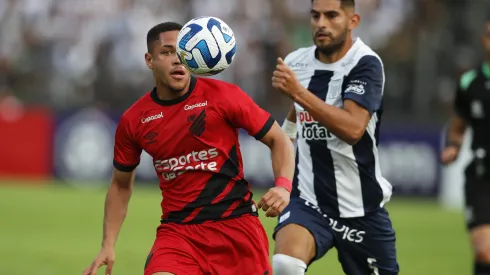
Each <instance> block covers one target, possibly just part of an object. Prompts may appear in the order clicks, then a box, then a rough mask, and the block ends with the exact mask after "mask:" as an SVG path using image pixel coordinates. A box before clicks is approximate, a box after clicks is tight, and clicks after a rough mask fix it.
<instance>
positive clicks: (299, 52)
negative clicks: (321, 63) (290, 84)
mask: <svg viewBox="0 0 490 275" xmlns="http://www.w3.org/2000/svg"><path fill="white" fill-rule="evenodd" d="M314 52H315V46H310V47H303V48H298V49H296V50H294V51H292V52H290V53H289V54H288V55H287V56H286V57H285V58H284V62H285V63H286V64H287V65H288V66H289V67H291V68H294V67H297V66H299V65H298V64H305V63H308V62H309V59H310V58H311V57H312V56H314Z"/></svg>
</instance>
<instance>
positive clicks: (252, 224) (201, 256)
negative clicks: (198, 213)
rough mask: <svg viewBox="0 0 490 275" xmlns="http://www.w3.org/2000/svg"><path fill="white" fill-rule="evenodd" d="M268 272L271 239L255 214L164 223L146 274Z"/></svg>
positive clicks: (261, 274) (252, 274) (254, 274)
mask: <svg viewBox="0 0 490 275" xmlns="http://www.w3.org/2000/svg"><path fill="white" fill-rule="evenodd" d="M156 272H170V273H174V274H176V275H228V274H229V275H239V274H247V275H267V274H272V269H271V266H270V263H269V242H268V239H267V234H266V233H265V230H264V228H263V227H262V224H261V223H260V221H259V219H258V218H257V217H255V216H250V215H245V216H241V217H238V218H233V219H229V220H222V221H214V222H211V221H210V222H205V223H201V224H175V223H168V224H161V225H160V227H159V228H158V231H157V237H156V240H155V244H154V245H153V248H152V249H151V252H150V255H148V259H147V261H146V266H145V275H151V274H154V273H156Z"/></svg>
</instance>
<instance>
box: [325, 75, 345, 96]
mask: <svg viewBox="0 0 490 275" xmlns="http://www.w3.org/2000/svg"><path fill="white" fill-rule="evenodd" d="M341 92H342V79H332V80H330V83H328V94H327V98H328V99H334V98H337V97H338V96H339V95H340V93H341Z"/></svg>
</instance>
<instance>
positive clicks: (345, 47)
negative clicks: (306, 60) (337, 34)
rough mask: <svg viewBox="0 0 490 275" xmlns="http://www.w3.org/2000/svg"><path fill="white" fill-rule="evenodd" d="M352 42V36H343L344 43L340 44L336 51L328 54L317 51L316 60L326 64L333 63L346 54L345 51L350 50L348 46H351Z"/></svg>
mask: <svg viewBox="0 0 490 275" xmlns="http://www.w3.org/2000/svg"><path fill="white" fill-rule="evenodd" d="M353 44H354V41H353V40H352V37H351V36H350V35H348V36H347V37H346V38H345V43H344V45H342V47H341V48H340V49H339V50H338V51H336V52H334V53H332V54H330V55H326V54H323V53H322V52H318V60H320V61H321V62H323V63H326V64H330V63H335V62H337V61H339V60H340V59H342V58H343V57H344V56H345V55H346V54H347V52H348V51H349V50H350V48H351V47H352V45H353Z"/></svg>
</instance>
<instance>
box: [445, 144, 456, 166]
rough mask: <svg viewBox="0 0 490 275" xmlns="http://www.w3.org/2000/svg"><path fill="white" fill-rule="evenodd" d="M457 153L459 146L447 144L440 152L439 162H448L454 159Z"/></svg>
mask: <svg viewBox="0 0 490 275" xmlns="http://www.w3.org/2000/svg"><path fill="white" fill-rule="evenodd" d="M458 154H459V148H458V147H456V146H448V147H446V148H445V149H444V151H442V153H441V162H442V163H443V164H450V163H452V162H453V161H455V160H456V158H457V157H458Z"/></svg>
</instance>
